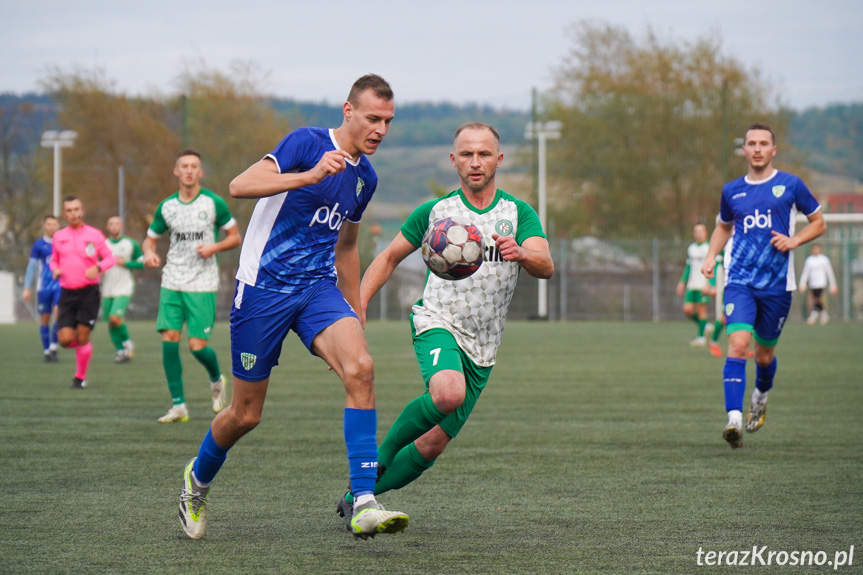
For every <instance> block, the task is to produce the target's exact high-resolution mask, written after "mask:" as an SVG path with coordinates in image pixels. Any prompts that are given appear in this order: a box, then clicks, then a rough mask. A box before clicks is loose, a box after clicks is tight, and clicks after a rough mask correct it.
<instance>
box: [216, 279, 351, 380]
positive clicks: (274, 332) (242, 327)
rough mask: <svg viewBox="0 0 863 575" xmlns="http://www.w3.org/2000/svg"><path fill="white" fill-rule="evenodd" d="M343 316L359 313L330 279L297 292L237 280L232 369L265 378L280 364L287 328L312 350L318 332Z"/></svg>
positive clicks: (249, 376) (240, 376) (245, 376)
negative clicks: (257, 285)
mask: <svg viewBox="0 0 863 575" xmlns="http://www.w3.org/2000/svg"><path fill="white" fill-rule="evenodd" d="M345 317H353V318H355V317H357V314H356V313H354V310H353V308H351V306H350V305H349V304H348V302H347V301H346V300H345V298H344V296H343V295H342V292H341V291H339V288H338V287H336V283H335V281H334V280H331V279H326V280H320V281H317V282H315V283H314V284H312V285H311V286H310V287H309V288H308V289H307V290H306V291H304V292H302V293H297V294H284V293H279V292H274V291H269V290H265V289H261V288H257V287H253V286H250V285H248V284H244V283H242V282H237V291H236V292H235V294H234V305H233V307H232V308H231V372H232V373H233V374H234V376H236V377H237V378H238V379H241V380H243V381H262V380H264V379H267V378H268V377H270V372H271V371H272V369H273V368H274V367H275V366H277V365H279V355H281V352H282V342H283V341H284V340H285V337H286V336H287V335H288V330H293V331H294V332H295V333H296V334H297V335H298V336H300V340H302V342H303V345H305V346H306V348H307V349H308V350H309V351H310V352H311V349H312V341H314V339H315V336H317V335H318V334H319V333H321V332H322V331H323V330H324V329H326V328H327V327H329V326H331V325H332V324H334V323H335V322H337V321H338V320H340V319H342V318H345Z"/></svg>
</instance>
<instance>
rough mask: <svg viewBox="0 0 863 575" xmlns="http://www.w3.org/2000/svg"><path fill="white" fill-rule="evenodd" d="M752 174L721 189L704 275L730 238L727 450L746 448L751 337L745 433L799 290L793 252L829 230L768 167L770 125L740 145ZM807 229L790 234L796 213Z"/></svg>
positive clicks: (800, 193)
mask: <svg viewBox="0 0 863 575" xmlns="http://www.w3.org/2000/svg"><path fill="white" fill-rule="evenodd" d="M743 155H744V157H745V158H746V160H747V162H748V164H749V173H748V174H747V175H746V176H744V177H742V178H739V179H737V180H734V181H732V182H729V183H728V184H725V186H724V187H723V188H722V199H721V200H720V204H719V222H718V224H717V226H716V229H714V230H713V235H712V236H711V238H710V248H709V251H708V254H707V257H706V258H705V259H704V266H703V267H702V268H701V273H702V274H704V276H705V277H707V278H711V277H713V273H714V271H713V270H714V261H715V259H716V256H717V255H718V254H719V253H720V252H721V251H722V248H723V247H724V246H725V244H726V242H727V241H728V238H729V237H730V236H731V232H732V229H733V231H734V246H733V248H732V252H731V264H730V265H729V267H728V270H727V272H728V280H727V284H726V286H725V294H724V298H725V300H724V303H725V317H726V329H727V331H728V354H727V357H726V359H725V369H724V371H723V381H724V385H725V409H726V411H727V412H728V425H726V426H725V429H724V430H723V431H722V438H723V439H724V440H725V441H727V442H728V443H729V444H730V445H731V447H732V448H738V447H742V446H743V433H742V430H743V395H744V393H745V391H746V354H747V350H748V349H749V344H750V341H751V340H752V336H753V334H754V335H755V390H754V391H753V392H752V401H751V404H750V407H749V414H748V416H747V418H746V431H747V432H749V433H753V432H755V431H758V429H760V428H761V426H762V425H763V424H764V417H765V414H766V412H767V392H768V391H770V388H771V387H773V378H774V376H775V374H776V356H775V353H774V352H775V349H776V342H777V341H778V340H779V336H780V334H781V333H782V328H783V326H784V325H785V321H786V319H787V318H788V312H789V310H790V309H791V295H792V293H793V292H794V290H795V289H796V285H795V278H794V252H793V250H794V248H796V247H797V246H800V245H802V244H805V243H806V242H809V241H812V240H814V239H815V238H817V237H818V236H820V235H821V234H823V233H824V231H825V230H826V229H827V224H826V223H825V222H824V216H823V215H822V214H821V205H820V204H819V203H818V201H817V200H816V199H815V198H814V197H813V196H812V193H811V192H810V191H809V189H808V188H807V187H806V185H805V184H804V183H803V181H802V180H801V179H800V178H798V177H797V176H795V175H793V174H789V173H786V172H781V171H779V170H776V169H775V168H774V167H773V158H774V157H775V156H776V139H775V136H774V134H773V130H772V129H771V128H770V126H768V125H767V124H762V123H756V124H752V125H751V126H749V129H748V130H746V135H745V137H744V139H743ZM798 212H802V213H803V214H804V215H805V216H806V217H807V218H808V220H809V224H808V225H806V226H805V227H804V228H803V229H802V230H800V231H799V232H797V233H795V231H794V223H795V219H796V217H797V213H798Z"/></svg>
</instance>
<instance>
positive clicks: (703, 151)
mask: <svg viewBox="0 0 863 575" xmlns="http://www.w3.org/2000/svg"><path fill="white" fill-rule="evenodd" d="M570 33H571V36H572V38H573V42H574V46H573V48H572V50H571V52H570V54H569V55H568V57H567V58H565V60H564V61H563V63H562V64H561V65H560V67H559V69H558V70H557V72H556V82H555V89H554V91H553V93H552V94H551V95H550V96H549V97H548V98H547V99H546V100H545V101H544V102H543V104H544V107H545V110H546V112H547V115H548V117H550V118H554V119H558V120H561V121H562V122H563V124H564V131H563V139H562V140H560V141H557V142H555V143H554V145H549V147H548V154H549V177H550V178H553V179H555V180H556V185H555V186H553V187H552V189H554V190H558V195H557V196H556V197H552V198H551V199H550V202H551V208H550V213H551V214H552V217H553V218H554V219H555V220H556V223H557V228H558V229H559V230H565V229H568V231H569V232H570V233H575V234H580V235H584V234H592V235H597V236H604V237H644V236H656V237H675V236H678V237H679V236H683V237H686V236H688V234H689V230H690V228H691V226H692V225H693V224H694V223H696V222H697V221H703V222H706V223H708V225H709V226H711V227H712V223H713V220H714V217H715V214H716V213H717V211H718V201H719V191H720V190H721V187H722V184H723V183H724V182H725V181H726V180H727V179H731V178H732V177H736V176H739V175H742V174H743V173H744V172H745V164H744V163H743V161H742V160H741V159H740V158H739V157H737V156H736V155H735V154H734V150H733V148H734V139H735V138H738V137H742V135H743V132H744V130H745V128H746V126H748V125H749V124H750V123H752V122H754V121H767V122H770V123H772V124H773V126H774V128H775V129H776V131H777V132H778V133H785V132H787V129H786V127H787V118H785V117H784V116H782V115H781V114H780V113H779V112H778V106H774V105H771V100H770V87H769V86H768V84H767V83H766V82H764V81H763V80H762V78H761V75H760V73H759V72H758V70H747V69H746V68H744V66H743V65H742V64H740V63H739V62H737V61H736V60H735V59H733V58H730V57H726V56H723V55H722V53H721V45H720V42H719V40H718V38H716V37H715V36H708V37H704V38H700V39H697V40H695V41H694V42H691V43H689V42H682V43H681V42H675V41H666V40H663V39H661V38H660V37H658V36H657V35H656V34H655V33H654V32H653V31H652V30H649V29H648V31H647V33H646V34H645V35H644V36H643V37H641V38H636V37H634V36H633V35H632V34H630V33H629V32H628V31H627V30H625V29H624V28H622V27H616V26H611V25H597V24H591V23H584V22H582V23H579V24H576V25H574V26H573V27H572V28H571V29H570ZM561 190H566V191H565V192H564V193H562V194H561V193H560V191H561Z"/></svg>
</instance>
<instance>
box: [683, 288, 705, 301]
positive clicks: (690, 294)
mask: <svg viewBox="0 0 863 575" xmlns="http://www.w3.org/2000/svg"><path fill="white" fill-rule="evenodd" d="M683 303H710V296H709V295H707V294H705V293H704V292H703V291H701V290H700V289H688V290H686V294H685V295H684V296H683Z"/></svg>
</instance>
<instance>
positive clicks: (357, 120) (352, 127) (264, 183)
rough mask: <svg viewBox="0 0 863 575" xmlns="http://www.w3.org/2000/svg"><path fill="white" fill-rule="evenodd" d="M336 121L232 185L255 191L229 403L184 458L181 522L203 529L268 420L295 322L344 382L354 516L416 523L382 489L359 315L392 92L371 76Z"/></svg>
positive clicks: (246, 193) (386, 526) (362, 525)
mask: <svg viewBox="0 0 863 575" xmlns="http://www.w3.org/2000/svg"><path fill="white" fill-rule="evenodd" d="M342 111H343V119H342V124H341V126H340V127H339V128H337V129H329V130H327V129H322V128H300V129H298V130H295V131H293V132H291V133H290V134H288V135H287V136H286V137H285V138H284V139H283V140H282V141H281V142H280V143H279V144H278V145H277V146H276V149H275V150H273V152H272V153H270V154H267V155H266V156H265V157H264V158H263V159H262V160H260V161H259V162H257V163H255V164H253V165H252V166H250V167H249V168H248V169H247V170H246V171H245V172H243V173H242V174H240V175H239V176H237V177H236V178H235V179H234V181H233V182H231V187H230V192H231V196H233V197H235V198H249V199H257V200H258V202H257V204H256V205H255V210H254V213H253V214H252V218H251V220H250V222H249V228H248V230H247V232H246V237H245V240H244V241H243V247H242V251H241V253H240V263H239V269H238V271H237V280H238V281H237V289H236V294H235V296H234V301H233V307H232V309H231V358H232V372H233V375H234V394H233V400H232V403H231V405H230V406H229V407H228V408H226V409H225V410H224V411H222V412H221V413H219V415H218V416H216V418H215V419H214V420H213V423H212V426H211V427H210V430H209V431H208V433H207V434H206V436H205V437H204V441H203V442H202V444H201V447H200V449H199V451H198V456H197V457H196V458H193V459H191V460H190V461H189V462H188V463H187V464H186V468H185V472H184V477H183V490H182V493H181V496H180V522H181V524H182V526H183V530H184V531H185V532H186V534H187V535H188V536H189V537H191V538H192V539H199V538H200V537H202V536H203V535H204V529H205V521H206V499H207V494H208V492H209V488H210V482H211V481H212V480H213V478H214V477H215V476H216V473H217V472H218V471H219V469H220V468H221V466H222V464H223V463H224V461H225V459H226V456H227V452H228V450H229V449H230V448H231V447H233V445H234V444H235V443H236V442H237V441H238V440H239V439H240V438H241V437H242V436H243V435H245V434H246V433H248V432H249V431H251V430H252V429H254V428H255V427H256V426H257V425H258V424H259V423H260V421H261V412H262V410H263V407H264V399H265V398H266V394H267V386H268V384H269V381H270V372H271V370H272V368H273V367H275V366H276V365H278V363H279V355H280V353H281V347H282V342H283V340H284V339H285V337H286V335H287V333H288V331H289V330H293V331H294V332H295V333H296V334H297V335H298V336H299V338H300V340H301V341H302V342H303V344H304V345H305V346H306V347H307V348H308V349H309V351H310V352H311V353H312V354H314V355H316V356H318V357H320V358H321V359H323V360H324V361H325V362H326V363H327V365H328V366H329V367H330V368H332V370H333V371H335V372H336V374H338V376H339V377H340V378H341V380H342V382H343V383H344V387H345V392H346V400H345V410H344V437H345V444H346V446H347V456H348V465H349V470H350V483H351V492H352V493H353V495H354V509H353V512H354V516H353V520H352V522H351V525H350V527H349V528H350V530H351V532H352V533H353V534H354V536H355V537H359V538H362V539H366V538H368V537H370V536H371V537H373V536H375V535H376V534H377V533H396V532H398V531H401V530H402V529H404V528H405V527H406V526H407V523H408V516H407V515H405V514H404V513H399V512H394V511H387V510H385V509H384V508H383V507H382V506H381V505H380V504H379V503H378V502H377V501H376V500H375V497H374V487H375V481H376V479H377V464H378V462H377V441H376V436H377V412H376V410H375V390H374V370H373V363H372V358H371V356H370V355H369V351H368V346H367V344H366V340H365V336H364V334H363V326H362V324H361V322H360V320H359V319H358V317H357V314H356V313H355V312H354V310H356V309H360V308H359V303H360V291H359V289H360V259H359V252H358V251H357V238H358V233H359V221H360V219H361V217H362V214H363V211H364V210H365V209H366V206H367V205H368V203H369V201H370V200H371V199H372V194H374V192H375V188H376V187H377V175H376V174H375V171H374V169H373V168H372V166H371V164H370V163H369V161H368V159H367V158H366V157H365V156H368V155H371V154H374V153H375V152H376V151H377V149H378V146H380V144H381V141H382V140H383V139H384V136H386V134H387V131H388V130H389V127H390V123H391V122H392V120H393V117H394V115H395V103H394V100H393V92H392V89H391V88H390V86H389V84H388V83H387V82H386V80H384V79H383V78H381V77H380V76H377V75H374V74H369V75H366V76H363V77H362V78H360V79H358V80H357V81H356V82H355V83H354V85H353V86H352V87H351V90H350V93H349V94H348V98H347V102H345V104H344V105H343V107H342Z"/></svg>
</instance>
